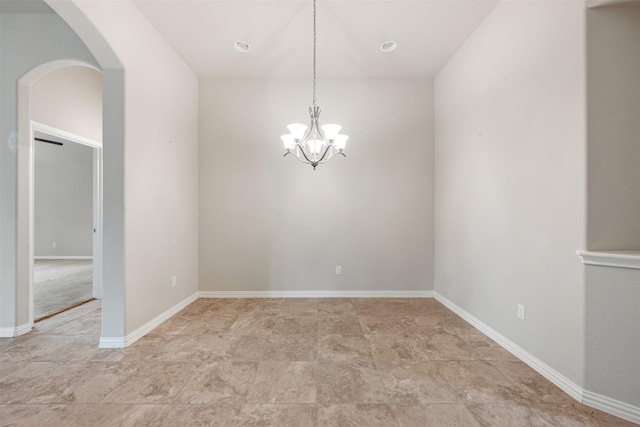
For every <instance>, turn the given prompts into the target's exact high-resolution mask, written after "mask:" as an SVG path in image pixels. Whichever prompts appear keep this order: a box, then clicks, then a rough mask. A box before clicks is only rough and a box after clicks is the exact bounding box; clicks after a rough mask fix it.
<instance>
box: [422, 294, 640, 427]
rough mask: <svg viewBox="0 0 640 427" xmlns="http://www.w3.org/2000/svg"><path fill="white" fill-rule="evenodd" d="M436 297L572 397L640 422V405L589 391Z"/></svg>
mask: <svg viewBox="0 0 640 427" xmlns="http://www.w3.org/2000/svg"><path fill="white" fill-rule="evenodd" d="M434 294H435V295H434V296H435V298H436V300H438V301H439V302H441V303H442V304H443V305H445V306H446V307H447V308H448V309H450V310H451V311H453V312H454V313H456V314H457V315H458V316H460V317H462V318H463V319H464V320H466V321H467V322H468V323H469V324H471V325H472V326H473V327H475V328H476V329H478V330H479V331H480V332H482V333H483V334H485V335H486V336H488V337H489V338H491V339H492V340H494V341H495V342H497V343H498V344H500V345H501V346H502V347H503V348H504V349H505V350H507V351H509V352H510V353H511V354H513V355H514V356H516V357H517V358H518V359H520V360H522V361H523V362H524V363H526V364H527V365H529V366H530V367H531V368H532V369H534V370H535V371H537V372H538V373H539V374H540V375H542V376H543V377H545V378H546V379H548V380H549V381H551V382H552V383H554V384H555V385H556V386H558V387H559V388H560V389H561V390H563V391H564V392H565V393H567V394H568V395H569V396H571V397H573V398H574V399H576V400H577V401H578V402H580V403H583V404H585V405H587V406H590V407H592V408H596V409H599V410H601V411H604V412H607V413H609V414H611V415H615V416H616V417H620V418H622V419H625V420H628V421H631V422H634V423H638V424H640V408H639V407H637V406H633V405H630V404H628V403H624V402H620V401H618V400H615V399H612V398H610V397H606V396H602V395H599V394H596V393H593V392H591V391H588V390H585V389H584V388H582V387H580V386H579V385H578V384H576V383H574V382H573V381H571V380H570V379H569V378H567V377H565V376H564V375H562V374H561V373H560V372H558V371H556V370H555V369H553V368H552V367H551V366H549V365H547V364H546V363H544V362H543V361H541V360H540V359H538V358H537V357H535V356H533V355H532V354H530V353H529V352H527V351H526V350H524V349H523V348H522V347H520V346H519V345H517V344H516V343H514V342H513V341H511V340H510V339H508V338H507V337H505V336H504V335H502V334H501V333H499V332H498V331H496V330H495V329H493V328H492V327H490V326H489V325H487V324H486V323H484V322H482V321H480V320H479V319H478V318H476V317H475V316H473V315H472V314H471V313H469V312H468V311H466V310H464V309H463V308H461V307H459V306H457V305H456V304H454V303H453V302H451V301H449V300H448V299H447V298H445V297H443V296H442V295H440V294H439V293H437V292H435V293H434Z"/></svg>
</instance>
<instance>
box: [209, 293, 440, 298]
mask: <svg viewBox="0 0 640 427" xmlns="http://www.w3.org/2000/svg"><path fill="white" fill-rule="evenodd" d="M433 295H434V294H433V291H200V292H198V296H199V297H200V298H433Z"/></svg>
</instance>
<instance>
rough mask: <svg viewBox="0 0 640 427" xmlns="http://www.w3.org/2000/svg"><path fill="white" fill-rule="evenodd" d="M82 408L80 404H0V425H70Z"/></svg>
mask: <svg viewBox="0 0 640 427" xmlns="http://www.w3.org/2000/svg"><path fill="white" fill-rule="evenodd" d="M83 409H84V408H82V407H81V406H80V405H6V406H2V405H0V426H2V427H4V426H24V427H32V426H71V425H75V424H76V422H77V421H78V420H79V419H80V418H81V416H82V414H83ZM79 425H82V424H79Z"/></svg>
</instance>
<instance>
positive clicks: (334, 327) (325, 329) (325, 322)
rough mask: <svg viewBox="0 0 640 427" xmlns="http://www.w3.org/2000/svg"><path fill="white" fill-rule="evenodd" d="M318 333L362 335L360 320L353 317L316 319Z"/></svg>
mask: <svg viewBox="0 0 640 427" xmlns="http://www.w3.org/2000/svg"><path fill="white" fill-rule="evenodd" d="M318 333H319V334H320V335H328V334H341V335H362V333H363V332H362V326H360V320H358V316H355V315H349V314H347V315H326V316H319V317H318Z"/></svg>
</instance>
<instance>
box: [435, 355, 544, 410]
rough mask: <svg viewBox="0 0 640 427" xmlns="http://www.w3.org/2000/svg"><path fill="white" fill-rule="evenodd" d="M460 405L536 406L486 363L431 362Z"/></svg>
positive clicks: (526, 395)
mask: <svg viewBox="0 0 640 427" xmlns="http://www.w3.org/2000/svg"><path fill="white" fill-rule="evenodd" d="M433 363H434V364H435V366H437V367H438V372H439V373H440V374H441V375H442V376H443V377H444V379H445V380H446V381H447V382H448V383H449V385H450V386H451V388H452V389H453V391H454V393H456V395H457V396H458V397H459V398H460V399H461V401H463V402H473V403H510V404H515V403H524V404H534V403H538V402H540V400H539V399H537V398H536V396H535V395H533V394H531V393H529V392H527V391H525V390H523V389H521V388H520V387H518V386H517V385H516V384H514V383H513V382H512V381H511V380H509V379H507V377H505V376H504V375H503V374H502V373H500V372H499V371H498V370H497V369H496V368H494V367H493V366H491V365H490V364H489V363H488V362H480V361H471V362H433Z"/></svg>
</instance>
